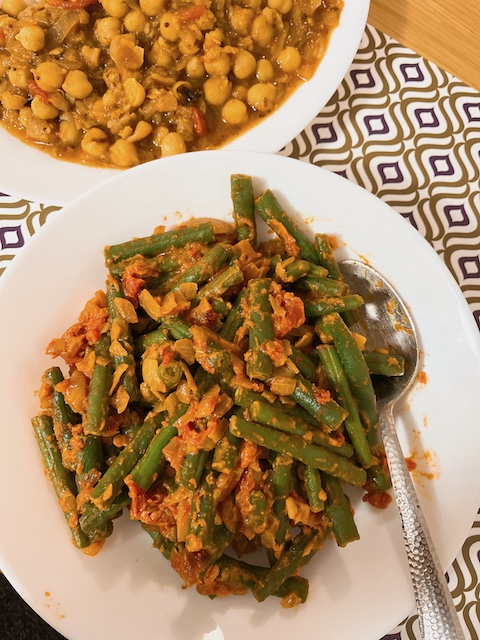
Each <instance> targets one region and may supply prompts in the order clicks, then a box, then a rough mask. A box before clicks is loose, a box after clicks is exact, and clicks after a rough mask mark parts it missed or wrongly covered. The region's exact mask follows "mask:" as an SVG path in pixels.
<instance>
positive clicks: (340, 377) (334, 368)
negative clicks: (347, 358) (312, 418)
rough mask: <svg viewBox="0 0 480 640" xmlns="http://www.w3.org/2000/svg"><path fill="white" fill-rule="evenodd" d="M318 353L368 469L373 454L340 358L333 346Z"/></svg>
mask: <svg viewBox="0 0 480 640" xmlns="http://www.w3.org/2000/svg"><path fill="white" fill-rule="evenodd" d="M317 353H318V355H319V356H320V361H321V363H322V365H323V369H324V371H325V373H326V375H327V378H328V381H329V382H330V384H331V385H332V387H333V389H334V390H335V394H336V397H337V400H338V402H339V404H340V405H341V406H342V407H343V408H344V409H346V411H348V415H347V416H346V418H345V421H344V425H345V429H346V431H347V433H348V436H349V438H350V442H351V443H352V444H353V447H354V449H355V451H356V453H357V456H358V460H359V462H360V464H361V465H362V467H363V468H364V469H366V468H367V467H370V466H371V465H372V453H371V451H370V448H369V446H368V442H367V437H366V435H365V430H364V428H363V425H362V422H361V420H360V416H359V414H358V410H357V405H356V403H355V400H354V398H353V395H352V392H351V391H350V385H349V382H348V379H347V376H346V374H345V370H344V368H343V366H342V363H341V361H340V357H339V355H338V353H337V351H336V349H335V347H334V346H333V345H322V346H320V347H318V348H317Z"/></svg>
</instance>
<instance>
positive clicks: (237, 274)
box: [193, 262, 243, 303]
mask: <svg viewBox="0 0 480 640" xmlns="http://www.w3.org/2000/svg"><path fill="white" fill-rule="evenodd" d="M242 282H243V271H242V270H241V269H240V266H239V264H238V262H234V263H233V264H232V265H231V266H229V267H227V269H225V271H222V272H221V273H219V274H218V276H216V277H215V278H213V279H212V280H210V282H207V284H205V285H203V287H202V288H201V289H200V290H199V292H198V293H197V295H196V297H195V298H194V300H193V302H194V303H196V302H200V300H201V299H202V298H208V299H210V298H221V297H222V296H223V295H224V294H225V293H226V292H227V291H228V289H230V287H234V286H236V285H238V284H241V283H242Z"/></svg>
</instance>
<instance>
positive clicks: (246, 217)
mask: <svg viewBox="0 0 480 640" xmlns="http://www.w3.org/2000/svg"><path fill="white" fill-rule="evenodd" d="M230 193H231V197H232V203H233V219H234V221H235V226H236V229H237V238H238V240H239V241H240V240H249V241H250V243H251V244H252V246H254V245H255V243H256V240H257V230H256V223H255V210H254V206H253V203H254V195H253V183H252V178H251V177H250V176H246V175H242V174H238V173H237V174H233V175H232V176H231V177H230Z"/></svg>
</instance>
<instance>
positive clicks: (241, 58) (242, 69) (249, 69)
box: [233, 49, 257, 80]
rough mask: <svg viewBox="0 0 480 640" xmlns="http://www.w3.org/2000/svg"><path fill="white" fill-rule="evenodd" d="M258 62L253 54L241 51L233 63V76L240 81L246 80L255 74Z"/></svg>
mask: <svg viewBox="0 0 480 640" xmlns="http://www.w3.org/2000/svg"><path fill="white" fill-rule="evenodd" d="M256 66H257V60H256V58H255V56H254V55H253V53H250V51H245V50H244V49H240V50H239V51H238V52H237V53H236V54H235V59H234V61H233V75H234V76H235V77H236V78H238V79H239V80H245V78H248V77H250V76H251V75H252V74H253V73H254V72H255V67H256Z"/></svg>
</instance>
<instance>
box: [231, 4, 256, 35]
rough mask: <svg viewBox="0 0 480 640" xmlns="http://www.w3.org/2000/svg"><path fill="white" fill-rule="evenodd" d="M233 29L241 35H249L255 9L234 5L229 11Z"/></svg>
mask: <svg viewBox="0 0 480 640" xmlns="http://www.w3.org/2000/svg"><path fill="white" fill-rule="evenodd" d="M228 17H229V19H230V24H231V25H232V29H233V31H235V32H236V33H238V34H239V35H241V36H247V35H248V33H249V31H250V26H251V24H252V20H253V11H252V10H251V9H247V8H245V7H239V6H237V5H232V6H231V7H230V9H229V12H228Z"/></svg>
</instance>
